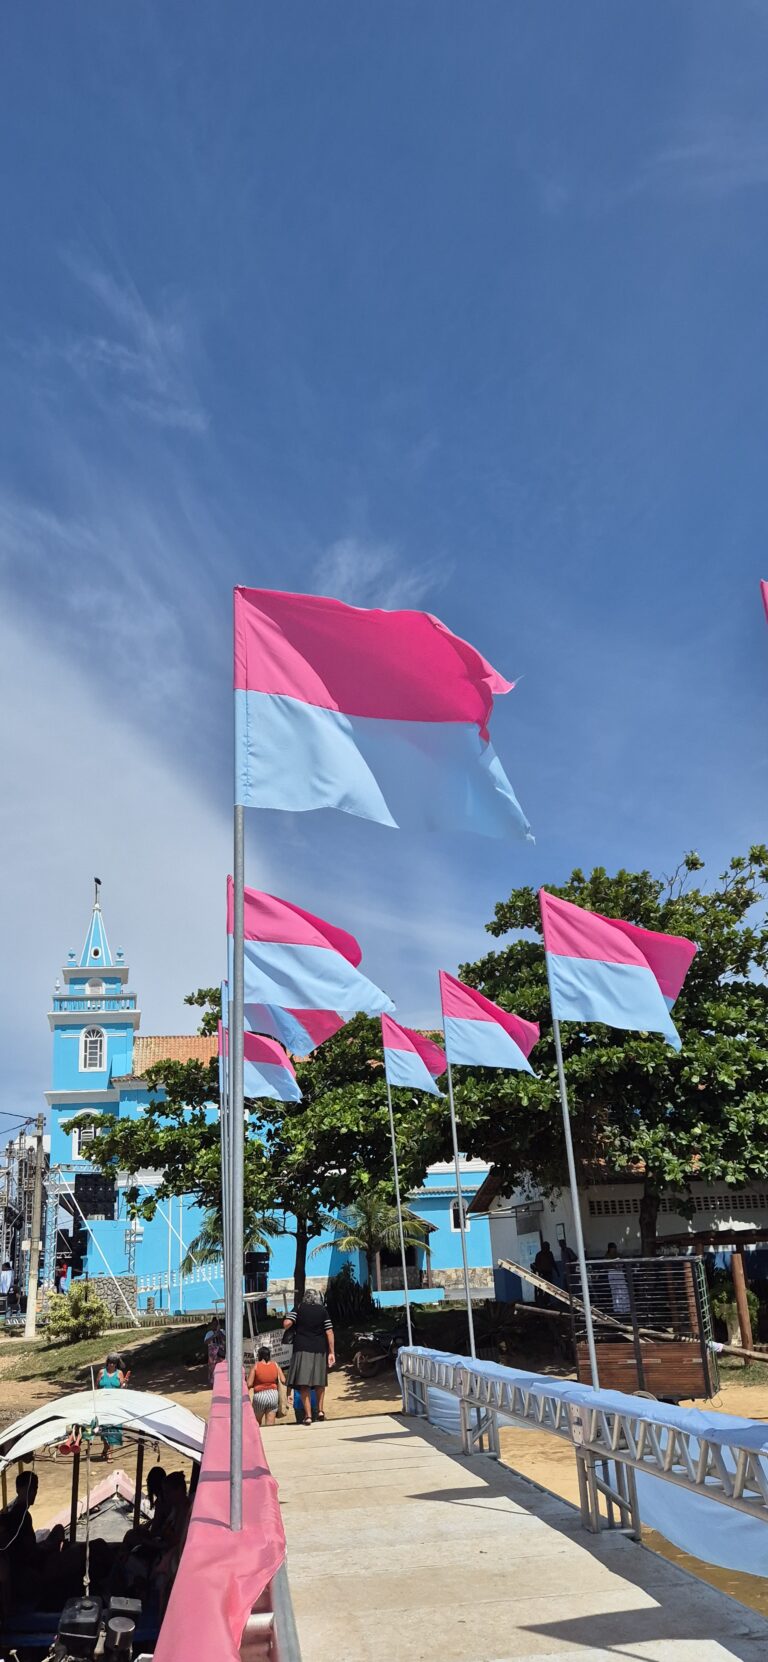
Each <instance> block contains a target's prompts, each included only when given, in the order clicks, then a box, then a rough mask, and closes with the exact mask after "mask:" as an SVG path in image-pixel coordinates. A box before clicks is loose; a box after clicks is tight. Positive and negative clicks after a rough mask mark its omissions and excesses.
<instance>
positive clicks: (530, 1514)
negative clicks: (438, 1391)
mask: <svg viewBox="0 0 768 1662" xmlns="http://www.w3.org/2000/svg"><path fill="white" fill-rule="evenodd" d="M263 1435H264V1446H265V1450H266V1454H267V1458H268V1460H269V1463H270V1466H271V1468H272V1472H273V1474H274V1476H275V1477H276V1478H277V1482H278V1485H279V1491H280V1502H281V1506H282V1509H283V1521H284V1524H285V1532H286V1537H287V1542H288V1575H289V1579H290V1586H291V1593H292V1596H293V1603H294V1608H295V1612H296V1619H297V1622H298V1629H299V1638H300V1641H301V1647H302V1662H513V1659H514V1662H542V1659H546V1658H548V1657H552V1658H557V1662H598V1659H600V1662H609V1659H610V1662H617V1659H618V1658H621V1657H626V1658H628V1659H630V1662H732V1659H734V1658H738V1659H739V1662H765V1658H766V1657H768V1622H765V1621H764V1620H763V1618H762V1617H760V1616H758V1615H756V1614H754V1613H753V1612H752V1611H750V1610H747V1609H746V1608H745V1607H744V1606H742V1605H740V1604H737V1603H736V1602H735V1601H734V1600H733V1599H729V1598H727V1597H726V1595H725V1594H722V1593H718V1592H716V1591H715V1590H714V1589H712V1588H711V1587H708V1586H706V1585H705V1584H704V1583H703V1582H700V1581H696V1580H695V1579H694V1578H693V1577H691V1576H688V1575H687V1574H686V1573H685V1571H683V1570H680V1569H678V1568H677V1567H676V1566H675V1565H673V1564H669V1563H667V1562H666V1560H664V1559H661V1558H658V1557H656V1555H655V1554H654V1553H652V1552H650V1551H648V1550H646V1549H645V1548H644V1547H641V1546H638V1545H637V1544H636V1543H635V1542H633V1541H629V1540H627V1539H626V1538H625V1537H624V1536H621V1535H618V1534H615V1533H611V1534H604V1535H602V1536H600V1537H599V1538H597V1537H594V1536H590V1535H587V1534H585V1533H584V1531H583V1530H582V1529H581V1528H580V1526H579V1520H578V1516H577V1514H576V1512H575V1511H573V1510H572V1509H571V1508H570V1507H568V1506H566V1504H565V1503H564V1502H563V1501H560V1500H557V1499H556V1498H554V1497H553V1496H551V1495H548V1494H546V1493H544V1492H543V1491H542V1490H540V1489H537V1488H536V1487H535V1486H534V1485H533V1484H531V1483H528V1482H527V1481H526V1480H525V1479H524V1478H521V1477H518V1476H517V1475H516V1474H515V1473H514V1472H510V1471H508V1470H507V1469H506V1468H505V1467H503V1466H499V1465H497V1464H496V1463H495V1462H494V1461H492V1460H489V1459H487V1458H484V1457H482V1456H475V1457H473V1458H470V1459H465V1458H464V1457H463V1456H462V1455H461V1454H460V1452H459V1449H458V1443H457V1442H456V1441H455V1440H454V1439H453V1438H450V1437H447V1436H445V1435H443V1434H441V1433H440V1432H438V1431H436V1430H434V1429H433V1428H432V1427H429V1426H426V1425H425V1424H424V1422H423V1421H416V1420H412V1419H405V1418H400V1417H399V1416H395V1415H376V1416H375V1417H374V1416H371V1417H370V1418H365V1419H349V1420H327V1421H325V1422H324V1423H323V1424H319V1425H315V1426H313V1427H312V1428H311V1429H305V1428H303V1427H300V1426H275V1427H273V1428H267V1429H265V1431H264V1434H263Z"/></svg>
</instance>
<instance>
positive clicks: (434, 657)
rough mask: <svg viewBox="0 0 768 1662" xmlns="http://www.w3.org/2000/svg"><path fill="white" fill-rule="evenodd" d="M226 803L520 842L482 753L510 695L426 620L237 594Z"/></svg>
mask: <svg viewBox="0 0 768 1662" xmlns="http://www.w3.org/2000/svg"><path fill="white" fill-rule="evenodd" d="M234 655H235V802H236V803H238V804H241V805H242V806H244V807H246V808H282V809H285V810H287V811H289V812H293V813H301V812H303V811H305V810H307V809H314V808H340V809H341V810H342V811H343V812H344V813H348V814H358V815H360V816H361V817H362V818H363V819H370V820H377V821H378V822H379V824H381V825H390V826H405V827H415V828H417V829H422V830H449V831H479V832H482V833H483V834H484V835H486V836H508V835H517V836H523V837H528V836H529V835H530V828H529V825H528V822H527V820H526V818H525V815H524V814H523V812H522V809H521V807H520V804H519V802H518V800H517V797H516V796H515V793H514V791H513V789H512V786H511V784H510V782H509V780H508V778H507V776H506V774H505V772H504V769H503V768H502V765H501V763H500V761H499V759H498V756H497V755H496V753H495V751H494V749H493V746H492V744H491V742H490V737H489V732H488V724H489V722H490V718H491V714H492V711H493V701H494V697H496V696H498V695H499V694H501V693H507V692H510V691H511V689H512V685H513V683H512V682H510V681H505V679H504V677H503V676H501V675H499V674H498V672H497V671H496V670H495V669H493V667H492V666H491V664H489V663H488V661H487V659H485V658H484V657H483V656H482V654H481V653H480V652H478V651H477V650H476V649H475V647H473V646H470V645H469V644H468V642H467V641H463V640H462V639H461V638H460V636H458V635H454V634H452V633H451V631H450V629H447V628H446V627H445V624H444V623H441V622H440V620H439V618H436V617H432V615H431V614H430V613H429V612H385V611H367V610H362V609H361V608H360V607H357V606H346V605H344V603H343V602H342V601H340V600H333V599H327V598H325V597H319V596H317V595H307V594H286V593H280V592H278V591H275V590H271V589H244V588H237V589H235V654H234Z"/></svg>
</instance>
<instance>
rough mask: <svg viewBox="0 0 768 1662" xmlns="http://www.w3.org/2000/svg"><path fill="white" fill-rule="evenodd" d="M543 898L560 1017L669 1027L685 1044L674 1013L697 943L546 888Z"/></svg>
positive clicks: (667, 1034)
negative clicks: (643, 926)
mask: <svg viewBox="0 0 768 1662" xmlns="http://www.w3.org/2000/svg"><path fill="white" fill-rule="evenodd" d="M539 904H540V906H541V923H542V929H543V932H544V950H545V952H546V957H547V974H548V976H549V990H550V998H551V1001H552V1014H553V1016H554V1017H555V1018H556V1020H557V1021H599V1022H604V1023H605V1025H606V1027H624V1028H627V1029H629V1030H631V1031H634V1032H643V1033H661V1034H663V1036H664V1038H665V1039H668V1040H669V1043H670V1044H671V1045H672V1046H673V1047H674V1049H675V1050H679V1049H680V1037H679V1034H678V1031H677V1028H676V1027H675V1024H674V1022H673V1020H672V1017H671V1015H670V1013H669V1012H670V1010H671V1009H672V1007H673V1005H674V1003H675V1000H676V999H677V996H678V994H679V992H680V989H681V987H682V985H683V982H684V981H685V977H686V975H687V974H688V971H689V969H690V967H691V964H692V963H693V960H694V958H695V956H696V945H695V942H694V941H688V940H686V939H685V937H684V936H682V935H662V934H661V933H660V932H659V931H658V930H655V929H641V928H640V926H639V924H636V923H625V922H624V921H623V919H622V918H605V917H603V916H602V915H601V913H600V912H587V911H585V909H584V908H583V907H582V906H575V905H574V904H573V902H572V901H570V900H561V899H559V897H558V896H557V895H553V894H548V893H547V890H546V889H540V890H539Z"/></svg>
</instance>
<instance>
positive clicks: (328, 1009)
mask: <svg viewBox="0 0 768 1662" xmlns="http://www.w3.org/2000/svg"><path fill="white" fill-rule="evenodd" d="M244 915H245V950H244V958H245V1002H246V1005H249V1004H251V1005H277V1006H278V1008H279V1009H281V1010H286V1011H288V1010H290V1011H291V1012H292V1013H293V1014H294V1015H296V1014H298V1013H299V1012H305V1013H307V1012H309V1013H310V1015H311V1016H314V1017H316V1016H317V1015H318V1013H319V1012H321V1013H323V1014H324V1015H326V1016H327V1015H329V1014H330V1015H331V1016H334V1015H335V1013H336V1012H337V1011H340V1012H346V1013H347V1014H349V1013H351V1012H354V1011H358V1010H360V1011H363V1013H364V1014H365V1015H368V1016H379V1015H381V1014H382V1013H383V1012H384V1011H388V1010H394V1008H395V1006H394V1004H393V1003H392V1000H391V998H388V997H387V994H386V993H384V992H382V990H381V988H380V987H377V986H375V985H374V983H373V981H369V980H368V977H367V976H366V975H363V974H362V972H361V970H359V969H358V967H357V966H358V964H359V963H360V960H361V958H362V956H363V954H362V949H361V947H360V945H359V942H358V941H356V940H355V937H354V935H350V934H348V933H347V931H346V929H340V928H339V927H338V925H337V924H334V923H327V922H326V920H325V919H324V918H318V917H315V915H314V913H312V912H305V911H304V909H303V907H301V906H295V905H293V903H292V902H291V901H289V900H278V899H277V897H276V896H275V895H271V894H263V893H262V892H261V891H260V890H259V889H246V890H245V905H244ZM233 932H234V885H233V882H232V878H231V877H229V878H228V879H227V934H228V936H229V952H230V957H231V956H232V950H233ZM230 979H231V977H230ZM339 1025H343V1023H342V1022H339ZM325 1036H326V1037H328V1035H327V1033H326V1035H325Z"/></svg>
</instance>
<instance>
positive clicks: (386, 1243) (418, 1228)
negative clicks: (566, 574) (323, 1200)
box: [313, 1190, 429, 1287]
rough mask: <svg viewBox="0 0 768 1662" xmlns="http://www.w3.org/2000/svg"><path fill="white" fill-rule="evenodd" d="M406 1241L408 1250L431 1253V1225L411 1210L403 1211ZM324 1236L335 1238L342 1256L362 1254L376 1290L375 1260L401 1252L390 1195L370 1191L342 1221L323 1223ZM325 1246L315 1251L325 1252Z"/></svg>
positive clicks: (369, 1280) (369, 1282) (326, 1218)
mask: <svg viewBox="0 0 768 1662" xmlns="http://www.w3.org/2000/svg"><path fill="white" fill-rule="evenodd" d="M402 1216H403V1237H404V1240H405V1246H406V1250H407V1249H408V1247H424V1248H426V1250H427V1251H429V1224H427V1223H425V1222H424V1219H423V1218H418V1217H417V1216H416V1213H415V1212H412V1211H411V1208H410V1206H403V1207H402ZM323 1232H324V1233H325V1234H330V1235H331V1236H332V1241H333V1245H334V1246H335V1247H338V1250H339V1252H362V1253H364V1254H365V1261H366V1264H367V1265H368V1284H369V1286H371V1287H372V1286H373V1284H374V1273H375V1268H376V1258H377V1255H378V1253H380V1252H399V1250H400V1230H399V1226H398V1220H397V1207H396V1206H394V1205H393V1203H392V1201H391V1200H390V1198H389V1196H388V1195H385V1194H382V1193H381V1192H380V1191H377V1190H370V1191H369V1192H368V1193H367V1194H366V1195H364V1196H362V1197H361V1199H360V1200H357V1201H355V1203H354V1205H353V1206H348V1207H346V1208H345V1210H344V1212H343V1213H342V1215H341V1217H338V1218H336V1217H331V1216H327V1217H325V1218H324V1219H323ZM324 1247H325V1242H321V1243H320V1245H319V1246H316V1247H314V1248H313V1253H316V1252H322V1251H323V1250H324Z"/></svg>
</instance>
